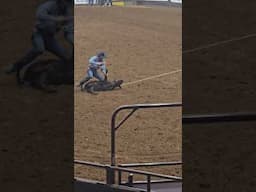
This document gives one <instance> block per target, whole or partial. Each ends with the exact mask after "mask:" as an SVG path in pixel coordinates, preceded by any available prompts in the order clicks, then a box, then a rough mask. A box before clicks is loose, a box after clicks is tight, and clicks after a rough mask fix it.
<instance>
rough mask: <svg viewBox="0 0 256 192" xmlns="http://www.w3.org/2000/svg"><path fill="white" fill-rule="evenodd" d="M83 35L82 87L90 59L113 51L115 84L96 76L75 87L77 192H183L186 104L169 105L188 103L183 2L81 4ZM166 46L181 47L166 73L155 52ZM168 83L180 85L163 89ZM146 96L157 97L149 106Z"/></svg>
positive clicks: (78, 26) (80, 0)
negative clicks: (183, 61)
mask: <svg viewBox="0 0 256 192" xmlns="http://www.w3.org/2000/svg"><path fill="white" fill-rule="evenodd" d="M91 6H93V7H91ZM110 6H111V8H103V7H110ZM155 7H156V8H155ZM147 8H152V10H151V9H147ZM141 11H142V12H141ZM170 11H171V12H170ZM140 12H141V13H140ZM160 12H161V13H162V14H161V13H160ZM144 14H146V15H148V17H150V18H151V19H148V18H147V17H145V15H144ZM154 17H156V18H154ZM166 19H168V21H170V20H171V21H173V22H171V25H172V26H169V24H168V25H166V24H165V22H166ZM159 21H160V22H159ZM130 22H132V23H130ZM133 22H135V23H133ZM136 22H138V23H136ZM156 23H160V24H159V25H161V26H163V28H162V27H161V26H160V27H158V26H157V25H156ZM168 23H169V22H168ZM140 25H142V26H140ZM151 27H153V30H152V31H151V29H150V28H151ZM155 27H157V29H155ZM170 29H171V31H170ZM130 30H131V33H130V32H129V31H130ZM99 31H100V32H99ZM154 31H155V32H154ZM75 32H76V33H75V42H76V49H75V82H76V83H79V82H80V81H81V79H83V78H84V76H85V71H86V67H87V65H88V60H89V59H90V58H91V57H92V56H93V55H96V54H97V53H98V52H99V51H104V52H105V54H106V57H107V58H106V63H107V64H106V66H107V69H108V70H107V81H104V82H99V81H98V80H97V79H95V78H93V79H91V80H89V81H88V82H87V83H85V85H84V86H81V89H80V88H78V87H79V86H78V87H76V89H75V161H74V164H75V186H74V187H75V191H76V192H85V191H91V192H103V191H104V192H108V191H116V192H119V191H120V192H143V191H147V192H150V191H152V192H153V191H159V192H160V191H161V192H181V191H182V176H181V166H182V162H181V121H180V116H181V106H182V104H181V103H179V102H174V103H169V102H168V101H170V97H171V96H173V99H175V100H176V101H177V100H178V101H179V100H181V73H180V72H181V70H180V68H181V54H180V53H181V49H180V45H181V1H179V0H173V1H172V0H171V1H162V0H161V1H140V0H139V1H138V0H136V1H100V0H94V1H92V2H91V1H90V2H89V0H76V1H75ZM170 32H171V33H172V34H173V36H172V37H170ZM144 33H145V34H144ZM161 33H162V34H161ZM101 34H102V35H101ZM152 35H153V36H155V37H154V39H153V40H152ZM159 35H160V36H162V37H161V39H158V38H160V36H159ZM157 39H158V40H157ZM165 40H166V41H170V42H173V44H175V45H174V47H171V48H169V43H166V44H165V42H164V41H165ZM144 42H148V43H149V44H151V45H148V47H145V45H146V43H144ZM155 43H156V44H155ZM146 46H147V45H146ZM161 46H163V48H166V47H168V50H166V51H169V49H174V50H175V52H174V53H172V54H173V58H171V59H174V60H172V61H170V58H166V61H165V62H164V63H163V64H162V66H159V68H158V67H156V66H155V65H154V62H157V61H156V60H155V58H157V57H158V56H157V54H158V53H151V52H152V49H154V48H158V47H161ZM159 51H161V50H159ZM134 52H137V54H138V55H139V56H135V55H134ZM149 52H150V53H149ZM148 54H151V55H152V56H149V57H148V59H145V60H152V61H149V62H148V63H145V62H144V61H143V60H144V59H143V58H144V57H146V56H147V55H148ZM176 55H178V56H176ZM129 57H132V59H129ZM170 62H171V63H173V64H172V65H170ZM137 64H138V65H139V66H137V67H136V65H137ZM146 66H147V67H146ZM125 68H126V70H125ZM136 68H137V69H136ZM161 68H162V69H161ZM133 69H134V70H133ZM164 69H166V70H170V72H169V71H168V72H166V71H165V70H164ZM156 70H159V71H160V70H161V71H163V70H164V71H163V72H164V73H161V74H158V72H159V71H158V72H157V71H156ZM142 71H144V75H143V73H142V74H141V72H142ZM161 71H160V72H161ZM172 75H173V76H172ZM158 79H160V80H159V82H158ZM154 80H156V82H154ZM166 80H167V81H173V82H174V83H173V84H172V83H170V82H169V83H168V85H167V87H161V86H160V87H159V85H161V84H162V85H163V86H165V81H166ZM150 83H153V84H151V85H150ZM139 86H141V87H139ZM148 86H152V88H154V87H155V93H151V92H152V90H151V88H150V87H148ZM171 87H172V88H171ZM166 89H167V91H169V90H171V92H169V93H170V94H171V96H168V94H166V93H168V92H166ZM172 89H173V91H172ZM107 90H111V91H107ZM101 91H104V92H101ZM172 92H173V93H172ZM145 95H152V98H150V97H148V101H145V99H146V98H145V97H144V96H145ZM159 95H162V98H161V96H159ZM166 96H167V97H166ZM168 97H169V98H168ZM110 101H111V102H110ZM156 101H161V103H159V102H156ZM165 101H166V102H165ZM162 102H164V103H162ZM128 103H131V104H128ZM134 103H135V104H134ZM138 103H140V104H138ZM127 104H128V105H127ZM135 112H136V113H135ZM111 114H112V116H111ZM94 115H97V116H98V118H99V119H98V120H97V121H95V119H94V117H93V116H94ZM152 115H154V116H156V117H154V116H152ZM169 115H172V116H173V117H174V119H173V120H170V118H169ZM134 118H135V119H134ZM154 118H156V119H158V120H156V121H154V120H152V123H151V121H148V120H147V119H154ZM132 119H133V120H132ZM85 121H86V125H85V124H84V122H85ZM166 121H167V122H166ZM147 122H149V123H147ZM109 123H110V125H109ZM162 124H163V125H162ZM170 124H171V126H173V127H171V128H170ZM161 125H162V126H161ZM147 126H149V127H147ZM154 129H156V130H154ZM171 131H173V132H174V133H175V134H174V135H173V136H172V135H171ZM151 135H152V136H151ZM151 137H153V138H155V139H156V140H159V141H153V138H151ZM161 137H163V138H162V139H161ZM145 139H146V140H147V141H145ZM167 141H169V142H170V144H168V146H167V144H166V142H167ZM156 142H157V143H156ZM171 142H174V143H171ZM154 145H155V146H154Z"/></svg>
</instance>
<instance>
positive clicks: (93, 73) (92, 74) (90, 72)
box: [87, 68, 105, 81]
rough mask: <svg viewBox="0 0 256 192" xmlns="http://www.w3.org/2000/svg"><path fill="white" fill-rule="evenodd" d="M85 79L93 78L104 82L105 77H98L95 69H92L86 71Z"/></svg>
mask: <svg viewBox="0 0 256 192" xmlns="http://www.w3.org/2000/svg"><path fill="white" fill-rule="evenodd" d="M87 77H88V78H93V77H95V78H96V79H98V80H99V81H104V79H105V77H102V75H100V74H99V73H98V71H97V69H93V68H89V69H88V70H87Z"/></svg>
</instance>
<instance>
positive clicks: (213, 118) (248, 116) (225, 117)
mask: <svg viewBox="0 0 256 192" xmlns="http://www.w3.org/2000/svg"><path fill="white" fill-rule="evenodd" d="M242 121H244V122H245V121H256V113H253V112H250V113H245V112H239V113H223V114H207V115H184V116H183V117H182V124H194V123H195V124H202V123H224V122H242Z"/></svg>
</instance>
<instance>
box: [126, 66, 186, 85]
mask: <svg viewBox="0 0 256 192" xmlns="http://www.w3.org/2000/svg"><path fill="white" fill-rule="evenodd" d="M181 71H182V70H181V69H179V70H176V71H170V72H167V73H162V74H159V75H154V76H150V77H147V78H144V79H140V80H136V81H131V82H128V83H124V84H123V86H126V85H132V84H135V83H139V82H142V81H147V80H151V79H155V78H158V77H163V76H166V75H171V74H174V73H178V72H181Z"/></svg>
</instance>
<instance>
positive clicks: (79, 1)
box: [75, 0, 182, 5]
mask: <svg viewBox="0 0 256 192" xmlns="http://www.w3.org/2000/svg"><path fill="white" fill-rule="evenodd" d="M145 1H169V0H145ZM170 1H171V2H172V3H182V0H170ZM94 2H95V3H96V0H94ZM88 3H89V0H75V4H76V5H79V4H88Z"/></svg>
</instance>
